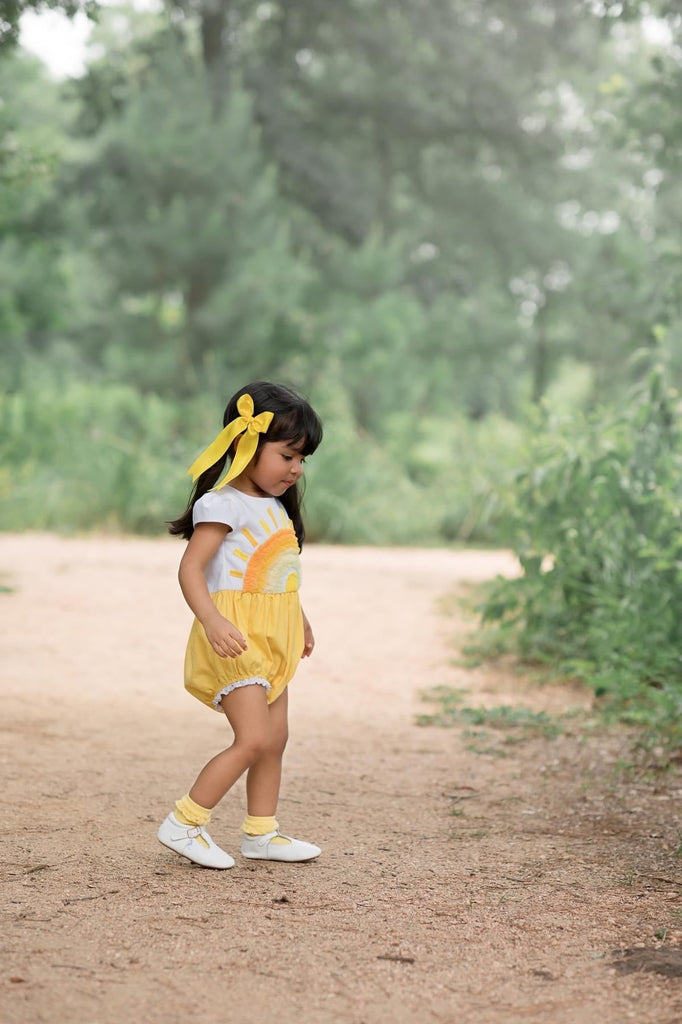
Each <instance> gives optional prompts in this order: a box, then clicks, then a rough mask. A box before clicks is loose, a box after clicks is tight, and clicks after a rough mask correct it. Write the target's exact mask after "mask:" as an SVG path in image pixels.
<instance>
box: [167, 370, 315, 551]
mask: <svg viewBox="0 0 682 1024" xmlns="http://www.w3.org/2000/svg"><path fill="white" fill-rule="evenodd" d="M245 394H249V395H251V398H252V399H253V414H254V416H258V414H259V413H261V412H271V413H273V417H272V422H271V424H270V426H269V428H268V431H267V433H265V434H259V435H258V447H257V448H256V454H255V456H254V458H255V459H256V460H257V459H258V456H259V453H260V449H261V446H262V445H263V444H264V443H265V442H266V441H288V442H290V443H291V444H292V445H295V446H296V447H297V448H298V449H299V450H300V452H301V453H302V454H303V455H312V453H313V452H314V451H315V449H316V448H317V447H318V445H319V444H320V441H321V440H322V424H321V422H320V419H319V417H318V415H317V413H316V412H315V410H314V409H313V408H312V406H311V405H310V404H309V403H308V402H306V400H305V399H304V398H301V396H300V395H297V394H296V393H295V392H294V391H291V390H290V389H289V388H285V387H284V386H283V385H282V384H269V383H268V382H267V381H255V382H254V383H252V384H246V385H245V386H244V387H243V388H240V389H239V391H237V393H236V394H234V395H233V396H232V398H231V399H230V401H229V402H228V403H227V408H226V409H225V413H224V415H223V426H224V427H226V426H227V424H228V423H230V422H231V421H232V420H233V419H235V418H236V417H237V416H239V411H238V409H237V402H238V401H239V399H240V398H241V396H242V395H245ZM226 462H227V454H225V455H223V456H222V457H221V458H220V459H218V461H217V462H215V463H214V464H213V465H212V466H210V467H209V468H208V469H207V470H205V471H204V472H203V473H202V474H201V476H200V477H199V478H198V480H197V481H196V483H195V485H194V488H193V490H192V493H191V495H190V499H189V504H188V505H187V508H186V509H185V511H184V512H183V514H182V515H181V516H180V517H179V518H178V519H174V520H173V521H172V522H170V523H168V532H169V533H171V534H173V536H174V537H184V538H185V540H189V538H190V537H191V536H192V534H193V533H194V524H193V522H192V510H193V509H194V506H195V504H196V503H197V501H198V500H199V498H201V497H202V495H204V494H206V493H207V491H210V490H211V488H212V487H213V486H214V484H216V483H217V482H218V480H219V479H220V477H221V475H222V473H223V470H224V469H225V463H226ZM279 500H280V501H281V502H282V504H283V505H284V508H285V509H286V511H287V515H288V516H289V518H290V519H291V521H292V523H293V524H294V530H295V531H296V536H297V538H298V544H299V547H301V548H302V547H303V541H304V540H305V527H304V525H303V517H302V515H301V504H302V500H303V489H302V488H301V487H300V484H298V483H297V484H295V486H294V487H290V488H289V489H288V490H287V491H285V492H284V494H283V495H282V497H281V498H280V499H279Z"/></svg>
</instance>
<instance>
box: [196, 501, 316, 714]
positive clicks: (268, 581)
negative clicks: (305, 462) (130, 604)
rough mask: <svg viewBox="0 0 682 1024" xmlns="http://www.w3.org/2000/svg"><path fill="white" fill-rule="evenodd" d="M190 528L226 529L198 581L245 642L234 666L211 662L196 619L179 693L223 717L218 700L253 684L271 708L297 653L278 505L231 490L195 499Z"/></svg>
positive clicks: (288, 538) (295, 609)
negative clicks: (182, 691)
mask: <svg viewBox="0 0 682 1024" xmlns="http://www.w3.org/2000/svg"><path fill="white" fill-rule="evenodd" d="M193 522H194V525H195V526H197V525H198V524H199V523H225V524H226V525H227V526H229V527H231V530H230V532H229V533H228V534H227V535H226V537H225V540H224V541H223V543H222V544H221V545H220V547H219V548H218V550H217V551H216V553H215V555H214V556H213V558H212V559H211V561H210V562H209V564H208V565H207V567H206V571H205V576H206V583H207V585H208V589H209V592H210V594H211V598H212V600H213V603H214V604H215V606H216V608H217V609H218V611H219V612H220V614H221V615H224V616H225V618H226V619H229V620H230V622H232V623H234V625H235V626H236V627H237V629H239V630H240V631H241V633H242V634H243V635H244V637H245V638H246V642H247V644H248V650H247V651H244V653H243V654H240V655H239V657H237V658H220V657H218V655H217V654H216V653H215V651H214V650H213V648H212V647H211V645H210V643H209V642H208V639H207V638H206V633H205V632H204V628H203V626H202V625H201V623H200V622H199V621H198V620H197V619H195V620H194V623H193V624H192V629H191V631H190V635H189V640H188V641H187V652H186V655H185V687H186V689H187V690H189V692H190V693H191V694H193V695H194V696H195V697H197V698H198V699H199V700H200V701H202V702H203V703H204V704H207V705H208V706H209V707H212V708H215V710H216V711H221V710H222V708H221V706H220V701H221V698H222V697H223V696H225V694H227V693H230V692H231V691H232V690H234V689H236V688H237V687H240V686H249V685H252V684H256V685H260V686H263V687H265V689H266V699H267V702H268V704H271V703H272V702H273V701H274V700H276V699H277V698H278V697H279V696H280V694H281V693H282V692H283V690H284V689H285V687H286V685H287V683H288V682H289V680H290V679H291V678H292V676H293V674H294V672H295V671H296V666H297V665H298V663H299V661H300V658H301V654H302V653H303V616H302V613H301V605H300V602H299V597H298V588H299V583H300V576H301V569H300V559H299V548H298V540H297V538H296V534H295V532H294V527H293V524H292V522H291V520H290V519H289V517H288V515H287V513H286V510H285V508H284V506H283V505H282V503H281V502H280V501H278V500H277V498H269V497H266V498H257V497H254V496H252V495H250V494H243V493H242V492H241V491H238V490H237V489H236V488H235V487H232V486H231V485H230V484H226V485H225V486H224V487H221V488H220V490H218V491H209V492H208V494H204V495H203V496H202V497H201V498H199V500H198V501H197V503H196V504H195V506H194V510H193Z"/></svg>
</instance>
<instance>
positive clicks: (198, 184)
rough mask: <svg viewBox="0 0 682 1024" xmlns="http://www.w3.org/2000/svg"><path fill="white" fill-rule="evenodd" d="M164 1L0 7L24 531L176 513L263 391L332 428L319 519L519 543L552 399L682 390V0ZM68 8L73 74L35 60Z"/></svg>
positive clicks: (337, 529) (0, 142)
mask: <svg viewBox="0 0 682 1024" xmlns="http://www.w3.org/2000/svg"><path fill="white" fill-rule="evenodd" d="M150 6H151V5H149V4H147V5H146V8H147V9H145V10H139V9H136V8H135V7H134V6H133V7H131V6H126V5H123V4H111V3H110V4H106V5H103V4H98V3H94V2H92V0H82V2H78V0H72V2H67V3H59V2H57V0H50V2H49V3H27V2H24V0H10V2H5V0H3V2H0V96H1V97H2V102H1V105H0V180H1V184H2V198H1V199H0V231H1V240H0V279H1V280H2V288H1V289H0V336H1V337H2V377H3V388H2V398H1V399H0V403H1V404H0V431H1V438H2V455H3V458H2V464H3V468H2V476H1V477H0V496H1V498H2V506H1V511H0V527H2V528H5V529H21V528H50V529H84V528H102V527H106V528H111V529H123V530H132V531H144V532H152V533H153V532H158V531H162V530H163V521H164V519H166V518H170V517H172V516H175V515H177V514H178V512H179V510H181V509H182V508H183V507H184V504H185V499H186V496H187V490H188V489H187V480H186V478H185V477H184V475H183V473H184V469H185V467H186V466H187V465H188V464H189V463H190V462H191V461H192V459H193V457H194V456H195V454H196V453H197V451H198V450H199V449H200V448H201V447H203V445H204V444H205V443H206V442H207V440H208V439H209V438H210V437H212V436H213V434H214V433H215V432H216V430H217V427H218V426H219V424H220V417H221V413H222V409H223V406H224V404H225V401H226V399H227V397H228V396H229V395H230V394H231V393H232V392H233V391H234V390H235V389H236V388H237V387H238V386H240V385H241V384H242V383H243V382H245V381H247V380H249V379H253V378H263V377H265V378H268V377H271V378H275V379H279V380H282V381H285V382H288V383H291V384H293V385H294V386H296V387H297V388H300V389H302V390H303V391H304V392H305V393H307V394H308V395H309V397H310V398H311V399H312V401H313V402H314V403H315V404H316V406H317V407H318V408H319V410H320V412H321V414H322V416H323V418H324V420H325V424H326V428H327V440H326V443H325V446H324V448H323V449H321V451H320V454H319V455H318V456H317V457H316V458H315V459H314V460H312V463H311V465H310V469H309V474H308V477H309V492H308V498H307V507H308V518H309V521H310V535H311V537H313V538H317V539H325V540H329V541H341V542H369V543H442V542H444V541H458V540H459V541H468V540H472V539H474V540H477V541H479V542H480V541H484V542H496V541H497V540H498V539H499V536H500V533H499V529H500V523H501V516H502V515H503V512H504V507H505V503H506V501H505V492H506V488H507V485H508V483H509V482H510V481H512V480H513V477H514V473H515V471H516V470H517V469H518V468H519V467H520V466H521V465H522V464H523V460H524V458H525V457H526V454H525V450H526V446H527V442H529V441H530V440H531V439H532V437H533V435H534V432H535V430H536V420H535V419H534V417H533V412H532V410H533V408H534V407H538V406H540V405H542V404H543V403H544V404H546V405H547V406H548V407H549V408H551V409H552V410H554V411H555V412H556V413H562V414H567V415H570V414H572V413H574V412H576V411H581V412H588V411H590V410H594V409H595V408H597V407H601V406H609V405H610V406H613V405H616V406H617V405H618V404H619V403H623V402H626V401H627V400H628V399H627V395H628V393H629V389H630V388H631V387H632V385H633V384H634V383H636V382H637V380H640V379H643V377H644V376H645V375H646V373H647V372H649V370H650V369H651V367H652V366H653V365H659V364H660V365H665V366H666V372H667V373H668V375H669V381H670V385H671V386H675V385H677V384H679V377H680V375H681V374H682V346H681V344H680V341H681V339H682V318H681V315H680V300H681V298H682V283H681V278H680V264H681V260H682V243H681V241H680V239H681V238H682V230H681V229H682V182H681V179H680V175H679V173H678V172H679V164H680V155H681V153H682V104H681V103H680V96H681V90H680V85H681V82H682V62H681V60H680V48H679V34H680V16H679V14H678V13H677V11H676V8H677V5H676V4H670V3H658V4H653V3H649V4H644V3H607V2H596V0H591V2H588V0H528V2H524V3H518V2H514V0H428V2H425V0H401V2H399V3H397V4H388V3H386V2H380V0H346V2H344V3H335V4H328V3H322V2H320V0H287V2H286V3H276V2H252V0H177V2H175V0H166V2H164V3H161V2H159V5H158V9H157V10H150V9H149V7H150ZM46 7H53V8H57V9H61V10H63V11H65V12H67V13H71V14H72V13H74V12H75V11H78V10H85V11H87V12H88V13H89V14H90V15H91V16H92V17H93V18H94V19H95V23H96V27H95V30H94V33H93V37H92V47H91V54H90V60H89V63H88V65H87V69H86V71H85V73H84V74H83V75H82V76H81V77H79V78H75V79H71V80H67V81H61V82H56V81H53V80H52V79H51V78H50V77H49V75H48V74H47V72H46V70H45V68H44V67H43V65H42V64H41V63H40V62H39V61H38V60H37V59H36V58H34V57H32V56H30V55H29V54H28V53H26V52H24V51H23V50H22V49H21V48H20V47H19V46H18V43H17V37H18V33H17V26H18V24H19V19H20V17H21V15H22V13H24V12H25V11H26V10H30V9H31V8H33V9H44V8H46ZM652 26H653V28H654V29H655V30H656V32H655V33H652V31H651V29H652ZM654 37H655V38H654ZM633 353H638V356H637V359H636V360H634V361H633V360H632V358H631V356H632V355H633ZM643 353H644V354H643Z"/></svg>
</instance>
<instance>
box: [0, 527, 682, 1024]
mask: <svg viewBox="0 0 682 1024" xmlns="http://www.w3.org/2000/svg"><path fill="white" fill-rule="evenodd" d="M179 552H180V547H179V545H178V544H177V543H174V542H172V541H170V540H169V541H144V540H134V539H133V540H128V539H112V540H110V539H102V540H79V539H76V540H65V539H59V538H55V537H52V536H42V535H38V536H30V535H29V536H21V537H14V536H7V535H5V536H0V570H1V571H2V572H4V573H5V575H4V578H3V579H1V580H0V582H2V583H4V584H5V585H7V586H9V587H11V588H13V589H12V590H11V591H10V592H9V593H3V594H0V608H2V623H3V626H2V639H1V641H0V643H1V647H2V662H1V664H2V669H1V671H2V694H3V713H2V720H1V722H0V729H1V731H0V735H1V736H2V754H1V756H2V765H3V769H4V772H3V776H4V779H5V785H4V787H3V796H4V808H3V813H2V826H0V829H1V832H2V843H3V849H2V870H3V889H2V891H3V896H4V927H3V938H2V946H3V953H2V970H1V973H0V1005H1V1006H2V1007H3V1009H2V1010H1V1011H0V1015H1V1016H2V1019H3V1021H7V1022H8V1024H40V1022H59V1024H72V1022H73V1024H76V1022H77V1024H91V1022H92V1024H94V1022H97V1024H118V1022H120V1021H133V1022H138V1021H141V1022H148V1024H156V1022H164V1024H181V1022H182V1024H185V1022H186V1021H195V1022H199V1021H201V1022H202V1024H224V1022H227V1024H231V1022H240V1024H241V1022H243V1021H246V1020H249V1021H250V1020H254V1021H267V1022H276V1024H301V1022H304V1024H327V1022H329V1024H336V1022H340V1024H388V1022H393V1021H395V1022H398V1024H406V1022H410V1024H412V1022H414V1024H417V1022H419V1024H422V1022H425V1021H429V1020H434V1021H444V1022H456V1024H469V1022H472V1024H473V1022H476V1024H488V1022H489V1024H501V1022H505V1024H507V1022H509V1024H512V1022H522V1021H523V1022H526V1021H531V1022H534V1021H539V1022H543V1024H592V1022H594V1024H622V1022H623V1021H628V1020H633V1021H636V1022H638V1024H648V1022H651V1024H653V1022H656V1024H673V1022H680V1021H682V990H681V987H680V986H681V982H680V980H679V979H677V978H666V977H662V976H661V975H660V974H652V973H640V974H629V975H623V974H620V973H617V972H616V970H615V968H614V967H613V966H612V964H613V960H614V955H613V951H614V950H616V949H618V948H619V947H632V946H640V945H642V946H656V945H675V944H677V943H679V942H680V940H681V939H682V933H681V932H680V923H681V922H680V914H681V911H680V909H679V908H680V902H679V890H680V887H681V886H682V881H681V880H680V879H681V878H682V870H681V869H680V865H679V862H678V860H677V859H676V856H675V854H676V851H677V849H678V847H679V845H680V840H681V838H682V836H681V835H680V829H681V828H682V825H681V822H682V816H681V815H682V810H681V808H682V801H681V800H680V797H681V795H682V791H681V790H680V789H676V788H675V787H676V786H680V785H681V784H680V783H679V781H676V780H674V779H671V778H670V777H669V776H667V777H666V778H665V779H664V780H663V782H662V783H661V782H660V781H659V782H657V781H656V779H655V778H654V779H651V778H649V777H648V776H647V775H646V774H641V775H640V776H638V777H637V776H635V777H630V778H626V777H624V776H623V775H622V774H620V775H619V774H617V773H616V771H615V769H616V768H617V764H618V759H619V757H621V756H622V751H621V749H620V747H619V744H620V741H619V739H618V736H617V735H614V734H610V735H608V736H606V737H596V738H594V737H591V736H590V735H587V736H585V735H582V732H584V730H583V729H582V727H578V726H576V727H575V728H574V729H573V730H572V732H573V734H571V731H570V727H569V732H568V733H564V734H563V735H562V736H560V737H559V738H557V739H547V738H543V737H542V736H539V737H534V738H531V739H528V740H527V741H525V742H522V743H518V744H513V745H507V746H506V747H504V746H501V745H500V743H501V741H500V739H499V737H497V736H495V737H492V739H491V737H490V736H489V735H488V734H483V733H482V732H481V731H480V730H478V731H475V732H474V735H472V734H471V732H469V733H467V732H466V731H465V730H462V729H456V730H454V729H451V730H446V729H436V728H420V727H418V726H417V725H416V724H415V717H416V715H417V714H418V713H419V712H420V711H423V710H425V706H424V705H423V704H421V703H420V702H419V700H418V691H419V690H420V689H421V688H423V687H426V686H433V685H437V684H440V683H448V684H450V685H455V686H460V687H467V688H468V690H469V694H468V697H467V700H468V701H469V702H470V703H476V704H480V705H484V706H491V705H500V704H508V703H519V702H521V703H523V704H525V705H527V706H529V707H532V708H535V709H540V708H545V709H548V710H550V711H552V712H558V711H561V710H564V709H565V708H567V707H569V706H576V705H580V703H581V702H582V703H583V704H584V697H583V696H581V695H580V694H579V693H574V692H572V691H571V690H569V689H566V690H551V691H549V690H547V691H544V690H540V689H537V688H532V687H531V686H529V685H528V684H526V683H524V681H523V680H522V679H521V678H520V677H518V676H516V675H514V674H513V673H511V672H510V673H509V674H508V675H507V676H501V675H500V674H499V673H498V672H494V671H491V670H489V669H487V670H486V669H478V670H475V671H468V672H467V671H464V670H463V669H461V668H457V667H454V666H453V665H452V663H451V662H452V657H453V654H454V650H453V648H452V647H451V646H450V637H451V636H452V632H453V628H454V627H456V626H457V628H461V625H462V624H461V622H460V623H459V625H458V624H457V623H455V622H454V621H453V619H452V618H448V617H446V616H444V615H443V614H442V612H439V611H438V599H439V597H441V596H442V595H444V594H446V593H448V592H451V591H452V590H453V588H455V587H456V586H457V585H458V584H459V583H460V582H461V581H467V580H474V579H482V578H485V577H487V576H490V575H492V574H494V573H495V572H497V571H509V570H511V568H512V566H511V564H510V561H509V560H508V559H507V558H505V556H503V555H501V554H499V553H493V552H446V551H422V550H410V551H405V550H367V549H335V548H325V547H319V548H315V547H310V548H308V549H307V550H306V553H305V586H304V592H303V596H304V604H305V606H306V610H307V611H308V614H309V617H310V618H311V620H312V622H313V626H314V628H315V631H316V635H317V641H318V648H317V651H316V653H315V656H314V657H313V658H312V659H311V660H310V662H309V663H306V664H304V665H303V666H302V667H301V670H300V672H299V674H298V676H297V678H296V680H295V681H294V683H293V684H292V689H291V698H292V741H291V744H290V749H289V751H288V754H287V764H286V773H285V783H284V790H283V797H282V801H281V807H280V815H279V817H280V821H281V822H282V825H283V827H284V828H285V829H286V830H288V831H291V832H293V833H294V834H296V835H300V836H301V837H302V838H310V839H312V840H314V841H315V842H318V843H319V844H320V845H321V846H322V847H323V849H324V853H323V856H322V857H321V858H320V859H319V860H318V861H316V862H314V863H312V864H308V865H268V864H254V863H249V862H244V861H241V860H240V859H239V858H237V866H236V867H235V868H234V869H233V870H232V871H229V872H210V871H202V870H201V869H198V868H194V867H192V866H191V865H189V864H188V863H186V862H183V861H181V860H180V859H179V858H175V857H173V856H172V854H170V853H169V852H168V851H166V850H164V849H163V848H162V847H161V846H160V845H159V844H158V843H157V842H156V839H155V831H156V828H157V825H158V822H159V820H160V819H161V818H162V817H163V815H164V814H165V813H166V812H167V809H168V807H169V804H170V801H171V800H172V799H173V798H175V796H176V795H178V794H180V793H182V792H183V791H185V789H186V787H187V785H188V781H190V780H191V779H192V777H193V775H194V773H195V772H196V771H197V769H198V768H199V767H200V766H201V764H203V762H204V761H205V760H206V759H207V756H208V755H210V754H211V753H212V752H214V751H216V750H218V749H219V748H220V747H221V745H223V744H224V743H225V742H226V740H227V739H228V736H229V733H228V730H227V727H226V725H225V724H224V722H223V720H222V718H221V717H220V716H219V715H217V714H215V715H214V714H212V713H211V712H209V711H207V710H206V709H205V708H203V707H202V706H201V705H199V704H198V703H197V702H196V701H193V700H192V698H190V697H188V696H186V695H185V693H184V691H183V689H182V685H181V679H180V675H181V665H182V656H183V649H184V642H185V636H186V632H187V628H188V625H189V613H188V611H187V609H186V608H185V606H184V604H183V602H182V599H181V597H180V594H179V592H178V590H177V587H176V583H175V572H176V566H177V561H178V557H179ZM501 754H504V755H506V756H504V757H503V756H500V755H501ZM242 811H243V790H242V789H241V788H239V789H238V791H236V792H234V793H232V794H230V795H228V797H227V799H226V800H225V801H224V804H223V805H222V806H221V808H220V809H219V811H218V812H217V813H216V815H215V818H214V824H213V826H212V829H211V831H212V833H213V835H214V837H215V838H216V840H217V841H218V842H219V843H220V844H221V845H223V846H224V847H225V848H226V849H228V850H232V851H233V852H234V851H235V850H236V848H237V842H238V827H239V824H240V821H241V817H242Z"/></svg>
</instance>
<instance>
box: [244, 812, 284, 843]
mask: <svg viewBox="0 0 682 1024" xmlns="http://www.w3.org/2000/svg"><path fill="white" fill-rule="evenodd" d="M278 828H279V825H278V823H277V818H272V817H270V818H257V817H256V816H255V815H253V814H247V815H246V817H245V818H244V824H243V825H242V832H245V833H246V834H247V836H266V835H267V834H268V832H276V831H277V829H278ZM270 842H271V843H279V844H280V846H290V845H291V844H290V842H289V840H288V839H286V838H285V837H284V836H275V838H274V839H271V840H270Z"/></svg>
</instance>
